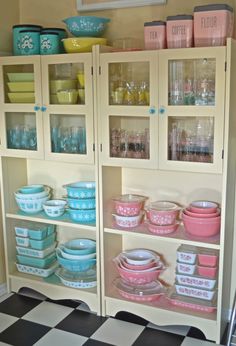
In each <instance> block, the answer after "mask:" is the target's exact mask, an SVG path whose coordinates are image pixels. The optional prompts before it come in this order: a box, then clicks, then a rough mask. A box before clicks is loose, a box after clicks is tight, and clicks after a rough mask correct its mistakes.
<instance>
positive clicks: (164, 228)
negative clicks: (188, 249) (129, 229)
mask: <svg viewBox="0 0 236 346" xmlns="http://www.w3.org/2000/svg"><path fill="white" fill-rule="evenodd" d="M147 226H148V230H149V232H151V233H154V234H158V235H165V234H170V233H173V232H175V231H176V230H177V228H178V226H179V224H178V223H174V224H171V225H155V224H154V223H152V222H149V221H147Z"/></svg>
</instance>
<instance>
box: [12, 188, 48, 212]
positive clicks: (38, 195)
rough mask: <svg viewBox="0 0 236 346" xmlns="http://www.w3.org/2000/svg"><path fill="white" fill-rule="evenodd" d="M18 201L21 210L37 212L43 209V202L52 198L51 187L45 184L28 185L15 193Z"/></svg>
mask: <svg viewBox="0 0 236 346" xmlns="http://www.w3.org/2000/svg"><path fill="white" fill-rule="evenodd" d="M14 194H15V199H16V203H17V205H18V207H19V209H20V210H22V211H23V212H25V213H27V214H35V213H38V212H40V211H42V210H43V204H44V203H45V202H46V201H48V200H49V199H50V187H48V186H45V185H41V184H38V185H26V186H22V187H20V188H19V189H18V190H17V191H16V192H15V193H14Z"/></svg>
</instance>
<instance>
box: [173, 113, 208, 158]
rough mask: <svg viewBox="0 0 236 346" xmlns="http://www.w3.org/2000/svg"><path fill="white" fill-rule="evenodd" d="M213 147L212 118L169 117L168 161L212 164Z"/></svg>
mask: <svg viewBox="0 0 236 346" xmlns="http://www.w3.org/2000/svg"><path fill="white" fill-rule="evenodd" d="M213 147H214V118H213V117H169V120H168V160H173V161H191V162H207V163H213Z"/></svg>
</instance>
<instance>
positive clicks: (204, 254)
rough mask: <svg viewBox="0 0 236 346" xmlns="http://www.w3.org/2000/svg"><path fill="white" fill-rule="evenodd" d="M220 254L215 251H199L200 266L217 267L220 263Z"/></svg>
mask: <svg viewBox="0 0 236 346" xmlns="http://www.w3.org/2000/svg"><path fill="white" fill-rule="evenodd" d="M218 256H219V255H218V253H217V252H216V251H214V250H212V251H211V250H208V249H206V250H201V251H199V253H198V255H197V257H198V264H199V265H200V266H208V267H216V266H217V262H218Z"/></svg>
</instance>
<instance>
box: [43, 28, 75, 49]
mask: <svg viewBox="0 0 236 346" xmlns="http://www.w3.org/2000/svg"><path fill="white" fill-rule="evenodd" d="M48 32H51V33H57V34H58V38H59V52H60V53H65V50H64V46H63V42H62V39H64V38H67V37H68V33H67V31H66V30H65V29H63V28H43V29H42V30H41V32H40V33H41V35H42V34H45V33H48Z"/></svg>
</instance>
